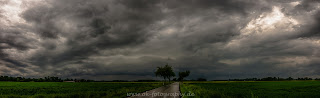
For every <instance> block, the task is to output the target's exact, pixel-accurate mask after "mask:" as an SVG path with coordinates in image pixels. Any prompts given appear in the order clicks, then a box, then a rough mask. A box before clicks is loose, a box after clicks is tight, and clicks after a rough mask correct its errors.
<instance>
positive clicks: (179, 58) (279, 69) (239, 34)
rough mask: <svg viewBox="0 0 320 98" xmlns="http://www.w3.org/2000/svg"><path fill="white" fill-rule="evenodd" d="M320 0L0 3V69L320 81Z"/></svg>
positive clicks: (35, 73)
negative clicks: (160, 71)
mask: <svg viewBox="0 0 320 98" xmlns="http://www.w3.org/2000/svg"><path fill="white" fill-rule="evenodd" d="M319 50H320V1H319V0H303V1H300V0H0V75H8V76H24V77H44V76H59V77H63V78H85V79H96V80H113V79H129V80H136V79H162V78H155V75H154V71H155V69H156V67H157V66H163V65H165V64H166V63H169V65H171V66H173V68H174V70H175V71H176V72H178V71H184V70H190V71H191V76H190V77H189V79H196V78H198V77H202V78H207V79H209V80H211V79H228V78H252V77H258V78H260V77H267V76H275V77H289V76H292V77H313V78H316V77H318V78H320V51H319Z"/></svg>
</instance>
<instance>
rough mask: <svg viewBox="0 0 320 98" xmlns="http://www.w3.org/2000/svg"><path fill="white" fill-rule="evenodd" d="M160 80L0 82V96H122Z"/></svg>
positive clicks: (8, 97)
mask: <svg viewBox="0 0 320 98" xmlns="http://www.w3.org/2000/svg"><path fill="white" fill-rule="evenodd" d="M160 86H162V83H161V82H79V83H66V82H0V98H78V97H81V98H115V97H119V98H123V97H126V96H127V93H139V92H144V91H147V90H150V89H153V88H157V87H160Z"/></svg>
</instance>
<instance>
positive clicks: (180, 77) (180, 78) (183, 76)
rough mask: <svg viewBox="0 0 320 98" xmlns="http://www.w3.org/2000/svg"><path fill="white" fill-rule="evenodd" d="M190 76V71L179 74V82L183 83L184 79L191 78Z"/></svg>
mask: <svg viewBox="0 0 320 98" xmlns="http://www.w3.org/2000/svg"><path fill="white" fill-rule="evenodd" d="M189 74H190V71H189V70H187V71H185V72H179V79H178V80H180V81H183V78H185V77H187V76H189Z"/></svg>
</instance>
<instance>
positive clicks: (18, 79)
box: [0, 76, 93, 82]
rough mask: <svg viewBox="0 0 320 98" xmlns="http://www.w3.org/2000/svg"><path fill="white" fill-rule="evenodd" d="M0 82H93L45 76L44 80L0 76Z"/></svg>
mask: <svg viewBox="0 0 320 98" xmlns="http://www.w3.org/2000/svg"><path fill="white" fill-rule="evenodd" d="M0 81H11V82H63V81H74V82H93V80H86V79H69V78H67V79H61V78H59V77H54V76H47V77H44V78H25V77H10V76H0Z"/></svg>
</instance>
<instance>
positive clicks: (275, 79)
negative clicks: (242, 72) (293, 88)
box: [229, 77, 320, 81]
mask: <svg viewBox="0 0 320 98" xmlns="http://www.w3.org/2000/svg"><path fill="white" fill-rule="evenodd" d="M288 80H320V78H315V79H312V78H309V77H304V78H296V79H295V78H292V77H288V78H280V77H265V78H246V79H229V81H288Z"/></svg>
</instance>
